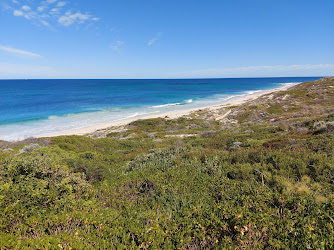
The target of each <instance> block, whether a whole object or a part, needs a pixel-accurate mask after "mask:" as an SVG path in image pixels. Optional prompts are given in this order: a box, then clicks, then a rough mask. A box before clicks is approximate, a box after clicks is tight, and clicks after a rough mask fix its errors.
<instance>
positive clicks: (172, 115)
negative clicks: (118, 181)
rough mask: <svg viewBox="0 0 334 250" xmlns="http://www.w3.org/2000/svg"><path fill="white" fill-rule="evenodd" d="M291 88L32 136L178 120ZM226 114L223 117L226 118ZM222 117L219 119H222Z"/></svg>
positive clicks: (72, 133)
mask: <svg viewBox="0 0 334 250" xmlns="http://www.w3.org/2000/svg"><path fill="white" fill-rule="evenodd" d="M289 87H291V85H290V86H284V87H281V88H276V89H269V90H263V91H261V92H256V93H254V94H250V95H246V96H240V97H236V98H234V99H231V100H229V101H227V102H226V101H225V102H224V103H221V104H217V105H211V106H203V107H197V108H192V109H186V110H175V111H169V112H165V113H158V114H149V115H142V116H136V117H131V118H127V119H122V120H117V121H112V122H110V123H102V124H98V125H94V126H90V127H85V128H78V129H72V130H65V131H60V132H55V133H49V134H41V135H37V136H34V137H36V138H41V137H54V136H61V135H87V134H90V133H93V132H95V131H97V130H104V129H107V128H110V127H118V126H123V125H126V124H129V123H131V122H133V121H136V120H139V119H150V118H159V117H162V118H164V117H168V118H170V119H175V118H179V117H182V116H185V115H189V114H190V113H192V112H194V111H198V110H202V109H209V110H216V109H219V108H224V107H229V106H237V105H241V104H243V103H246V102H248V101H251V100H254V99H256V98H258V97H260V96H262V95H265V94H269V93H273V92H277V91H281V90H285V89H287V88H289ZM227 115H228V113H227V114H225V115H224V117H225V116H227ZM224 117H219V119H222V118H224Z"/></svg>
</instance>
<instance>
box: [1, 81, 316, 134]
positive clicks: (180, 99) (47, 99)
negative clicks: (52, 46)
mask: <svg viewBox="0 0 334 250" xmlns="http://www.w3.org/2000/svg"><path fill="white" fill-rule="evenodd" d="M316 79H319V77H281V78H239V79H237V78H231V79H228V78H222V79H168V80H167V79H166V80H153V79H150V80H0V139H22V138H23V137H27V136H33V135H35V134H38V133H37V132H38V131H42V132H45V133H48V132H55V131H59V130H61V129H63V130H66V129H72V128H75V127H76V126H78V125H79V124H81V123H80V122H78V121H79V120H80V119H81V120H80V121H81V122H82V126H90V125H94V124H98V123H101V122H108V121H113V120H119V119H124V118H126V117H130V116H135V115H140V114H145V113H154V112H163V111H169V110H172V109H188V108H191V107H196V106H205V104H208V105H210V104H213V103H215V102H222V100H223V99H224V98H225V99H226V98H229V97H231V96H235V95H241V94H247V93H250V92H251V91H259V90H265V89H272V88H277V87H280V86H282V85H283V84H288V83H297V82H304V81H313V80H316ZM166 104H169V105H166ZM161 105H164V106H161ZM85 114H86V115H85ZM98 114H99V116H97V115H98ZM69 117H71V118H69ZM73 117H76V118H73ZM66 119H67V120H66ZM99 119H100V120H99ZM66 122H68V126H66ZM71 122H72V123H71ZM73 122H74V123H73ZM57 124H58V125H57ZM53 125H55V126H53ZM60 125H61V126H60ZM15 129H16V130H17V129H19V130H20V133H18V132H16V133H15V131H14V130H15ZM29 131H31V132H29ZM34 131H36V133H35V132H34Z"/></svg>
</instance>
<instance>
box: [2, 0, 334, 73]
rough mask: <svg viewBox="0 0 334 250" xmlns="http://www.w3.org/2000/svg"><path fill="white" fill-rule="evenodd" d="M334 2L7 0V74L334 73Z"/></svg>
mask: <svg viewBox="0 0 334 250" xmlns="http://www.w3.org/2000/svg"><path fill="white" fill-rule="evenodd" d="M333 11H334V1H333V0H317V1H315V0H311V1H310V0H280V1H272V0H252V1H250V0H233V1H232V0H97V1H92V0H80V1H78V0H76V1H75V0H0V79H38V78H42V79H54V78H55V79H59V78H65V79H71V78H80V79H101V78H102V79H115V78H116V79H119V78H128V79H131V78H226V77H280V76H330V75H334V15H333Z"/></svg>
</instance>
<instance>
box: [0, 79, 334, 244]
mask: <svg viewBox="0 0 334 250" xmlns="http://www.w3.org/2000/svg"><path fill="white" fill-rule="evenodd" d="M224 114H225V115H224ZM0 149H1V150H0V246H1V249H25V248H34V249H94V248H100V249H157V248H162V249H211V248H215V249H226V248H227V249H236V248H246V249H254V248H255V249H258V248H271V249H281V248H283V249H297V248H307V249H332V248H334V158H333V157H334V78H323V79H320V80H317V81H315V82H306V83H302V84H299V85H297V86H295V87H293V88H290V89H288V90H285V91H280V92H275V93H272V94H268V95H265V96H263V97H261V98H258V99H256V100H253V101H251V102H248V103H246V104H243V105H239V106H234V107H227V108H220V109H218V110H217V109H216V110H200V111H197V112H194V113H192V114H189V115H188V116H185V117H182V118H178V119H169V118H156V119H147V120H138V121H134V122H132V123H130V124H128V125H126V126H122V127H117V128H109V129H106V130H102V131H97V132H96V133H93V134H91V135H89V136H59V137H53V138H43V139H34V138H32V139H27V140H25V141H21V142H5V141H0Z"/></svg>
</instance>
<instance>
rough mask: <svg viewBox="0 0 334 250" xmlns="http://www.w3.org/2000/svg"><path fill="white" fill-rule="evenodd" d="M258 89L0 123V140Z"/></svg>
mask: <svg viewBox="0 0 334 250" xmlns="http://www.w3.org/2000/svg"><path fill="white" fill-rule="evenodd" d="M296 84H297V83H284V84H277V85H278V86H280V88H288V87H291V86H293V85H296ZM261 91H265V90H250V91H246V92H239V93H234V94H231V95H224V94H217V95H214V96H211V97H208V98H198V99H197V98H196V99H188V100H185V101H183V102H180V103H179V102H177V103H167V104H162V105H156V106H151V107H134V108H110V109H103V110H101V111H95V112H94V111H92V112H87V113H79V114H67V115H64V116H57V115H51V116H49V117H48V119H45V120H39V121H31V122H26V123H21V124H11V125H1V126H0V139H1V140H9V141H10V140H21V139H25V138H27V137H31V136H37V135H41V134H49V133H55V132H61V131H69V130H73V129H80V128H86V127H90V126H94V125H98V124H104V123H110V122H114V121H119V120H125V119H129V118H134V117H140V116H143V115H148V114H154V113H164V112H169V111H174V110H185V109H193V108H201V107H205V106H210V105H216V104H222V103H226V102H228V101H230V100H233V99H236V98H239V97H244V96H247V95H252V94H255V93H260V92H261ZM152 108H153V110H152Z"/></svg>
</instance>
